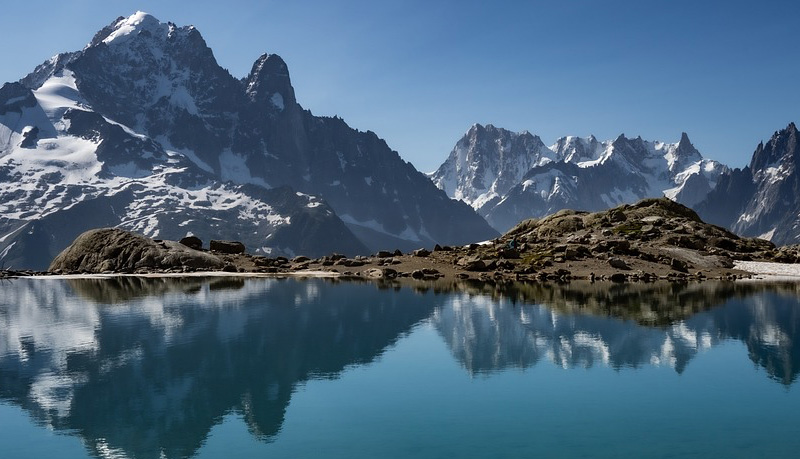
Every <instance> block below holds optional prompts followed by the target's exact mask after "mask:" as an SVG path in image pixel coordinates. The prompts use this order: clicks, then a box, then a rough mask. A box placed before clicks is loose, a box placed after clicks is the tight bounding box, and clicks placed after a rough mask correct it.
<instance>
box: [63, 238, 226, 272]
mask: <svg viewBox="0 0 800 459" xmlns="http://www.w3.org/2000/svg"><path fill="white" fill-rule="evenodd" d="M223 265H224V263H223V262H222V260H220V258H219V257H217V256H215V255H213V254H210V253H206V252H201V251H199V250H194V249H191V248H189V247H187V246H185V245H183V244H181V243H179V242H175V241H161V242H158V243H157V242H155V241H154V240H152V239H150V238H147V237H145V236H142V235H140V234H136V233H132V232H129V231H125V230H122V229H119V228H100V229H94V230H89V231H86V232H85V233H83V234H81V235H80V236H78V237H77V238H76V239H75V241H73V242H72V244H71V245H70V246H69V247H67V248H66V249H64V250H63V251H62V252H61V253H60V254H58V255H57V256H56V257H55V259H53V262H52V263H51V264H50V267H49V268H48V271H55V270H61V271H64V272H80V273H100V272H103V271H112V272H115V273H122V272H134V271H136V270H142V272H150V271H152V270H164V269H172V268H182V267H184V266H189V267H192V268H196V269H199V268H205V269H211V270H213V269H220V268H222V267H223Z"/></svg>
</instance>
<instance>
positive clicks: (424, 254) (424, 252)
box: [413, 249, 431, 257]
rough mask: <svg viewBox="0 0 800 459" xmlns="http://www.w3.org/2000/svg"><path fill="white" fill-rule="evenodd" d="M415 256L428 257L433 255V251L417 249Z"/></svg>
mask: <svg viewBox="0 0 800 459" xmlns="http://www.w3.org/2000/svg"><path fill="white" fill-rule="evenodd" d="M413 254H414V256H415V257H427V256H429V255H430V254H431V251H430V250H428V249H417V250H415V251H414V252H413Z"/></svg>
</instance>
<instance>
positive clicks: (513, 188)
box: [430, 124, 727, 232]
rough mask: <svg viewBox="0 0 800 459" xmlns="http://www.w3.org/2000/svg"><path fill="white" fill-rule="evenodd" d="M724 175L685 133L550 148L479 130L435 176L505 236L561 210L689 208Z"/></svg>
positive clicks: (525, 135)
mask: <svg viewBox="0 0 800 459" xmlns="http://www.w3.org/2000/svg"><path fill="white" fill-rule="evenodd" d="M725 171H727V168H726V167H725V166H723V165H722V164H720V163H718V162H716V161H713V160H708V159H703V157H702V155H700V152H698V151H697V149H696V148H694V146H693V145H692V143H691V142H690V141H689V138H688V136H687V135H686V134H683V135H682V136H681V139H680V141H679V142H678V143H665V142H649V141H645V140H642V139H641V138H640V137H639V138H635V139H630V138H627V137H625V135H620V136H619V137H617V138H616V139H614V140H608V141H604V142H601V141H599V140H597V139H596V138H594V137H593V136H590V137H587V138H580V137H562V138H560V139H558V141H556V143H555V144H554V145H552V146H550V147H547V146H545V145H544V143H543V142H542V140H541V139H540V138H539V137H538V136H534V135H532V134H530V133H529V132H527V131H526V132H522V133H514V132H510V131H507V130H505V129H501V128H496V127H494V126H492V125H487V126H481V125H479V124H476V125H473V126H472V127H471V128H470V129H469V131H467V133H466V134H465V135H464V137H463V138H462V139H461V140H459V141H458V143H456V146H455V148H454V149H453V151H452V152H451V153H450V156H449V157H448V158H447V160H446V161H445V162H444V163H443V164H442V165H441V166H440V167H439V169H438V170H437V171H436V172H434V173H433V174H430V177H431V179H432V180H433V181H434V183H435V184H436V185H437V186H438V187H439V188H441V189H442V190H444V191H445V192H446V193H447V194H448V195H449V196H451V197H453V198H455V199H461V200H463V201H464V202H466V203H467V204H470V205H471V206H472V207H473V208H475V210H476V211H477V212H478V213H480V214H481V215H483V216H484V217H485V218H486V219H487V221H488V222H489V223H490V224H491V225H492V226H493V227H494V228H495V229H497V230H498V231H501V232H504V231H506V230H508V229H509V228H511V227H512V226H514V225H516V224H517V223H518V222H519V221H521V220H524V219H526V218H531V217H542V216H545V215H548V214H551V213H554V212H556V211H558V210H561V209H580V210H588V211H597V210H603V209H607V208H610V207H614V206H617V205H619V204H624V203H632V202H635V201H638V200H640V199H643V198H647V197H659V196H667V197H669V198H671V199H674V200H676V201H678V202H680V203H682V204H684V205H687V206H692V205H694V204H697V203H698V202H700V201H702V200H703V199H704V198H705V196H706V195H707V194H708V192H709V191H710V190H711V189H712V188H714V186H715V185H716V182H717V180H718V179H719V177H720V175H721V174H722V173H723V172H725Z"/></svg>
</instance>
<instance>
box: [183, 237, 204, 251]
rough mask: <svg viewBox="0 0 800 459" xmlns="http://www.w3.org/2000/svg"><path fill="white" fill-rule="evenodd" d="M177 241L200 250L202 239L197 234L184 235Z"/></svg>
mask: <svg viewBox="0 0 800 459" xmlns="http://www.w3.org/2000/svg"><path fill="white" fill-rule="evenodd" d="M178 242H180V243H181V244H183V245H185V246H186V247H189V248H190V249H195V250H200V249H202V248H203V241H202V240H200V238H199V237H197V236H186V237H185V238H183V239H181V240H180V241H178Z"/></svg>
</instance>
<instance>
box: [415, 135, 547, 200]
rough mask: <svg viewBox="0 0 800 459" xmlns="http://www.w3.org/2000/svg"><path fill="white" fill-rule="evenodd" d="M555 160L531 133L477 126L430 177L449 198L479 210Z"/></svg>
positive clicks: (463, 138) (540, 141)
mask: <svg viewBox="0 0 800 459" xmlns="http://www.w3.org/2000/svg"><path fill="white" fill-rule="evenodd" d="M554 158H555V155H554V154H553V152H552V151H550V150H549V149H548V148H547V146H545V144H544V143H543V142H542V139H540V138H539V137H538V136H535V135H532V134H531V133H530V132H528V131H523V132H521V133H516V132H511V131H508V130H506V129H502V128H496V127H494V126H492V125H491V124H488V125H486V126H481V125H480V124H474V125H472V127H471V128H470V129H469V131H467V133H466V134H465V135H464V137H462V138H461V140H459V141H458V143H456V146H455V148H453V151H452V152H451V153H450V156H448V158H447V160H445V162H444V164H442V165H441V166H440V167H439V169H438V170H437V171H436V172H434V173H432V174H430V178H431V180H433V183H435V184H436V186H437V187H439V188H441V189H442V190H444V191H445V192H446V193H447V195H448V196H450V197H452V198H454V199H460V200H462V201H464V202H466V203H467V204H470V205H471V206H473V207H474V208H476V209H479V208H480V207H481V206H483V204H485V203H486V202H488V201H491V200H492V199H494V198H497V197H502V196H504V195H505V194H506V193H508V191H509V190H510V189H511V188H512V187H513V186H514V185H516V184H517V183H519V181H520V180H521V179H522V176H523V175H525V173H526V172H528V170H530V169H531V168H532V167H534V166H537V165H542V164H546V163H548V162H551V161H553V160H554Z"/></svg>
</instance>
